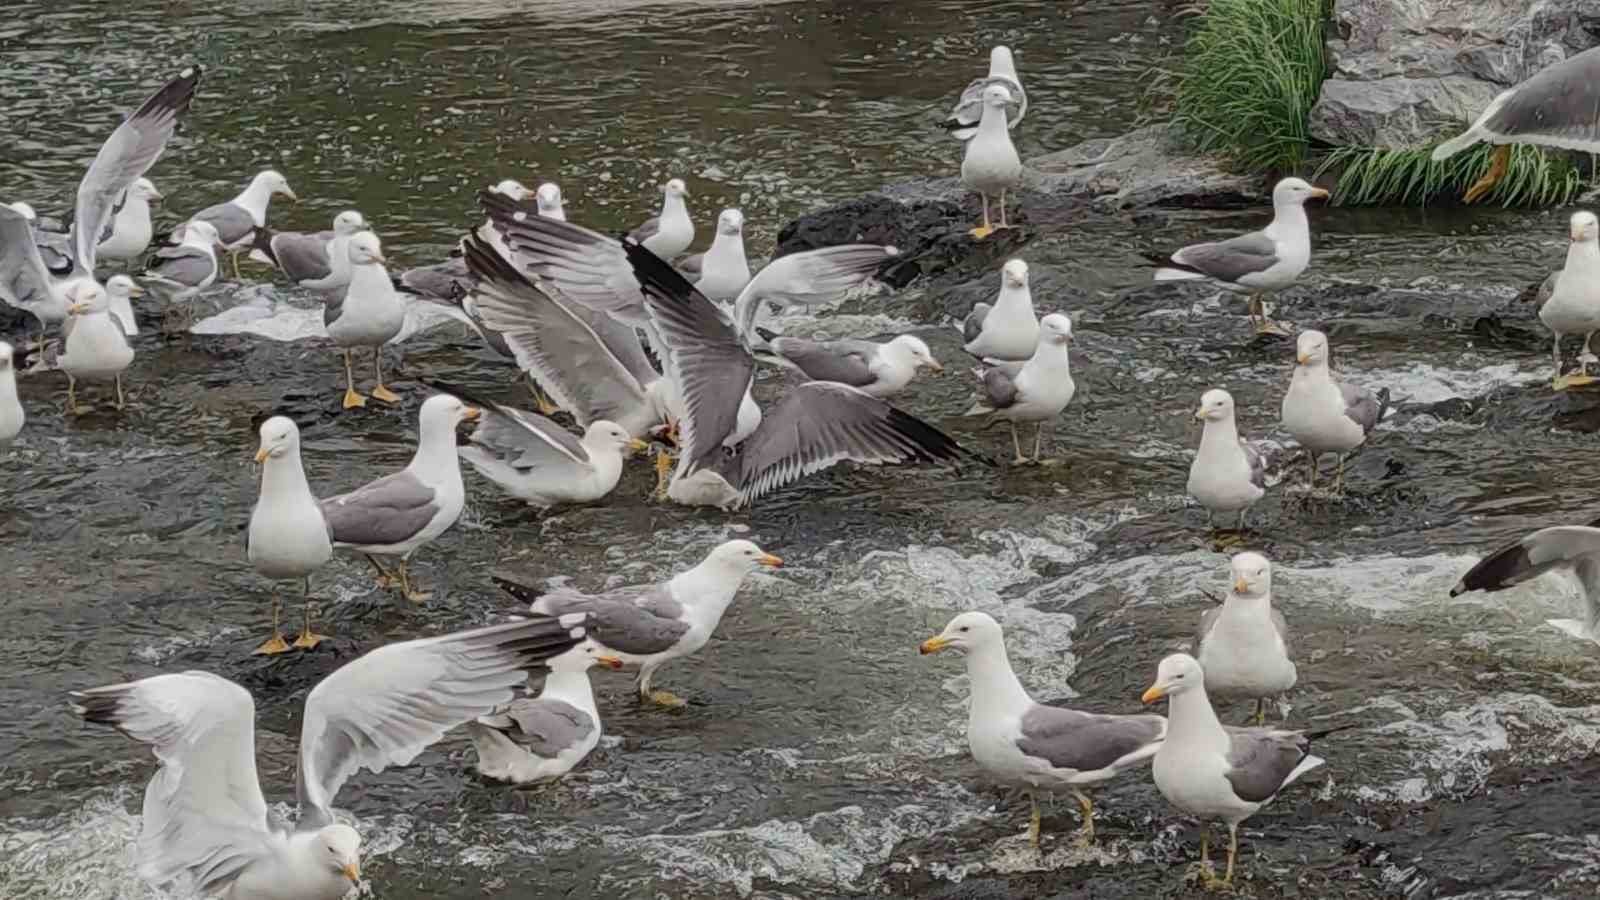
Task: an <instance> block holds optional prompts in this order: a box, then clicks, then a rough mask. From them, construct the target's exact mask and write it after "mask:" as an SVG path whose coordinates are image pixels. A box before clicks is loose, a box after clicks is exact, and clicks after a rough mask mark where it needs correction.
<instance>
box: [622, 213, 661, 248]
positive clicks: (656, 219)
mask: <svg viewBox="0 0 1600 900" xmlns="http://www.w3.org/2000/svg"><path fill="white" fill-rule="evenodd" d="M660 232H661V217H660V216H651V217H650V218H648V219H645V220H644V224H642V225H640V226H639V227H638V228H635V229H634V230H632V231H630V232H628V237H630V238H632V239H633V240H635V241H638V242H639V243H641V244H642V243H644V242H645V241H648V240H650V239H651V238H653V237H655V236H656V235H657V234H659V233H660Z"/></svg>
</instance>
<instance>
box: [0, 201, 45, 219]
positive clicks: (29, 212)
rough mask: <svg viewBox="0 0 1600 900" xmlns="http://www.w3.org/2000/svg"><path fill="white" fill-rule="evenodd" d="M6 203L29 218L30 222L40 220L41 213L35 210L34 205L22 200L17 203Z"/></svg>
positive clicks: (25, 217) (18, 213)
mask: <svg viewBox="0 0 1600 900" xmlns="http://www.w3.org/2000/svg"><path fill="white" fill-rule="evenodd" d="M6 205H7V206H10V207H11V208H12V209H13V210H15V211H16V213H17V215H20V216H22V217H23V218H24V219H27V220H28V222H29V223H30V224H31V223H33V222H37V221H39V214H38V213H36V212H34V211H33V207H32V206H31V205H29V204H27V203H23V202H22V201H21V200H18V201H17V202H15V203H8V204H6Z"/></svg>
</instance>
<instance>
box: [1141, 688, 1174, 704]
mask: <svg viewBox="0 0 1600 900" xmlns="http://www.w3.org/2000/svg"><path fill="white" fill-rule="evenodd" d="M1166 695H1167V691H1166V688H1163V687H1162V686H1161V685H1159V684H1153V685H1151V686H1150V689H1149V690H1147V691H1145V692H1144V694H1143V695H1142V696H1140V697H1139V699H1140V700H1141V701H1142V702H1144V703H1154V702H1156V701H1157V700H1160V699H1161V698H1162V697H1165V696H1166Z"/></svg>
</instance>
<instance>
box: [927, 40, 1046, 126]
mask: <svg viewBox="0 0 1600 900" xmlns="http://www.w3.org/2000/svg"><path fill="white" fill-rule="evenodd" d="M995 84H998V85H1000V86H1001V87H1004V88H1005V89H1006V90H1007V91H1008V92H1009V93H1010V95H1011V102H1010V103H1009V104H1008V105H1007V107H1006V120H1007V121H1006V124H1007V126H1008V127H1009V128H1016V127H1017V125H1019V124H1021V122H1022V117H1023V116H1025V115H1027V114H1028V95H1027V93H1026V92H1025V91H1023V89H1022V79H1021V78H1020V77H1019V76H1018V75H1017V64H1016V62H1015V61H1014V60H1013V59H1012V58H1011V48H1010V47H1007V46H1004V45H999V46H996V47H995V48H994V49H992V50H990V51H989V74H988V75H987V76H985V77H983V78H974V79H973V80H972V81H971V83H969V84H968V85H967V86H966V88H965V89H964V90H963V91H962V92H961V99H960V100H957V101H956V105H955V107H954V108H953V109H951V110H950V118H948V119H946V120H945V121H944V127H945V129H946V130H947V131H949V132H950V136H951V137H953V138H955V139H956V140H958V141H970V140H972V136H973V135H975V134H977V133H978V123H979V122H980V121H981V120H982V119H983V91H984V89H985V88H987V87H989V86H990V85H995Z"/></svg>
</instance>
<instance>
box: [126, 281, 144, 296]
mask: <svg viewBox="0 0 1600 900" xmlns="http://www.w3.org/2000/svg"><path fill="white" fill-rule="evenodd" d="M128 296H129V297H143V296H144V288H142V287H139V286H138V285H137V284H134V285H129V286H128Z"/></svg>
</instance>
